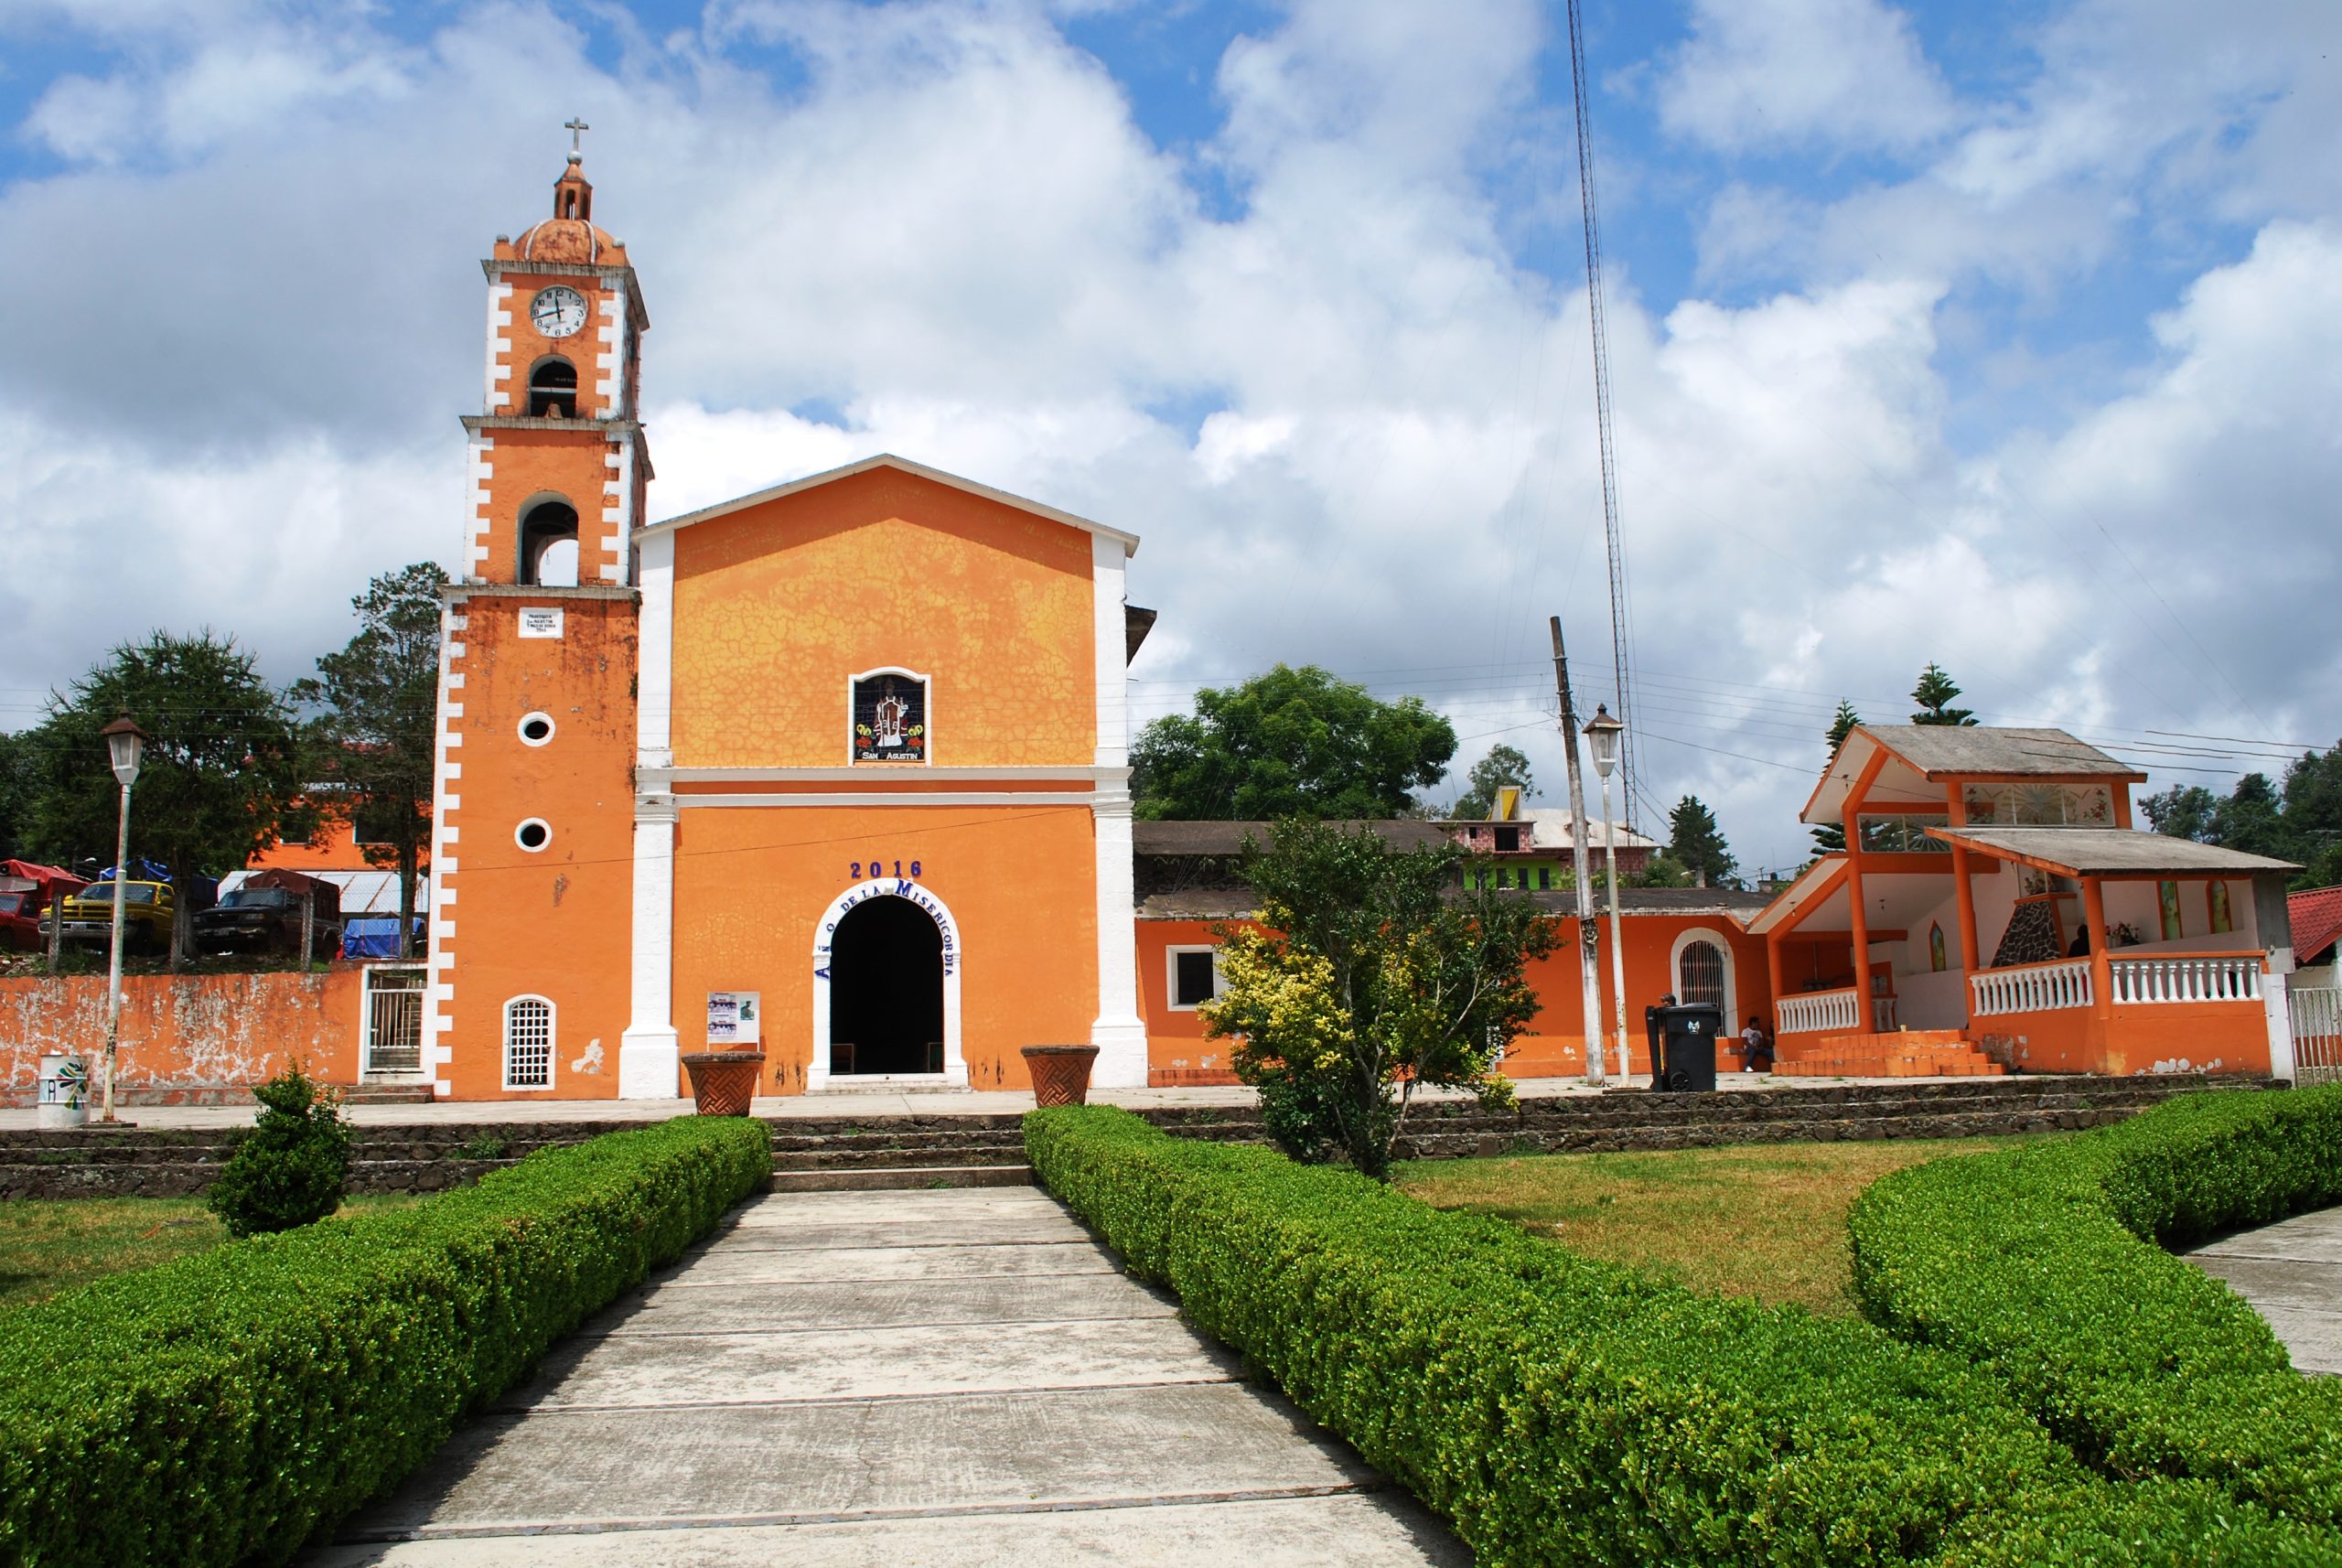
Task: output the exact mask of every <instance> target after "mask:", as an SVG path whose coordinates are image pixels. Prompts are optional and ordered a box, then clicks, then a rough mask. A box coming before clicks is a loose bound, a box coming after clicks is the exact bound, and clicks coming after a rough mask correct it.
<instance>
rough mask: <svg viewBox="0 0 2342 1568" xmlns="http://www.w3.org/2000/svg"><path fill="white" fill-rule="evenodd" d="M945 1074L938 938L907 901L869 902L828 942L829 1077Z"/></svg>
mask: <svg viewBox="0 0 2342 1568" xmlns="http://www.w3.org/2000/svg"><path fill="white" fill-rule="evenodd" d="M942 1070H943V933H942V932H941V931H940V929H937V927H936V924H935V920H934V918H933V917H931V916H929V914H928V912H927V911H926V910H924V909H922V908H919V906H918V905H916V904H914V903H912V902H911V901H910V900H909V899H908V898H894V897H877V898H866V899H865V900H863V902H861V903H859V904H857V905H855V906H854V908H851V909H848V910H847V911H846V912H845V917H844V918H843V919H841V920H839V921H838V929H837V935H836V936H835V937H833V939H832V940H831V942H830V1071H832V1072H833V1073H837V1074H847V1073H857V1074H859V1073H904V1072H941V1071H942Z"/></svg>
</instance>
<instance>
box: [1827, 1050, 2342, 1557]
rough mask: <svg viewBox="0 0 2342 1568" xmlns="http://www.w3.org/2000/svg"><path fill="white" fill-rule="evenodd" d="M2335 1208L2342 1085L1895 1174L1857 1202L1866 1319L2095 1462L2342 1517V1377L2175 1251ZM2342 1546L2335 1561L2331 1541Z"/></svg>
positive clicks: (2286, 1509)
mask: <svg viewBox="0 0 2342 1568" xmlns="http://www.w3.org/2000/svg"><path fill="white" fill-rule="evenodd" d="M2337 1202H2342V1086H2333V1087H2328V1088H2324V1089H2314V1090H2291V1091H2286V1092H2263V1091H2238V1092H2234V1093H2223V1094H2203V1095H2187V1096H2185V1097H2182V1098H2180V1099H2177V1100H2172V1101H2165V1103H2163V1104H2162V1105H2159V1106H2157V1107H2155V1108H2154V1110H2152V1111H2149V1112H2146V1113H2145V1114H2144V1115H2142V1116H2139V1117H2137V1118H2135V1119H2134V1120H2133V1121H2130V1122H2122V1123H2121V1124H2120V1125H2117V1126H2113V1127H2108V1128H2102V1129H2100V1130H2099V1131H2097V1132H2093V1133H2083V1134H2080V1135H2079V1136H2076V1137H2073V1138H2068V1139H2059V1140H2057V1141H2055V1142H2053V1143H2048V1144H2040V1145H2036V1146H2032V1147H2025V1148H2019V1149H2014V1150H2011V1151H2008V1152H2006V1153H2003V1154H1997V1155H1983V1156H1979V1157H1976V1158H1971V1159H1961V1160H1943V1161H1939V1162H1937V1163H1935V1164H1932V1165H1920V1166H1917V1167H1915V1168H1913V1169H1910V1170H1907V1171H1902V1172H1898V1173H1897V1174H1896V1175H1894V1176H1888V1177H1886V1178H1885V1180H1883V1181H1881V1182H1879V1183H1877V1184H1876V1185H1875V1186H1874V1187H1871V1189H1870V1190H1869V1191H1868V1192H1866V1193H1864V1195H1863V1197H1861V1198H1860V1199H1859V1200H1858V1201H1857V1202H1856V1203H1855V1205H1854V1208H1853V1214H1852V1217H1851V1219H1850V1229H1851V1231H1852V1235H1853V1250H1854V1286H1855V1292H1856V1294H1857V1296H1858V1297H1859V1299H1860V1300H1861V1302H1862V1305H1863V1310H1864V1312H1865V1313H1866V1314H1867V1315H1868V1316H1870V1317H1871V1318H1872V1320H1873V1321H1875V1322H1876V1323H1878V1324H1880V1325H1882V1326H1885V1328H1887V1329H1888V1330H1890V1331H1891V1332H1893V1333H1895V1334H1896V1335H1898V1336H1900V1337H1904V1338H1906V1339H1909V1340H1913V1341H1918V1342H1921V1343H1925V1344H1929V1345H1936V1346H1941V1347H1943V1348H1947V1349H1949V1350H1951V1351H1953V1352H1955V1353H1957V1354H1958V1355H1960V1356H1961V1357H1963V1358H1966V1359H1970V1360H1971V1361H1973V1362H1974V1363H1975V1364H1976V1365H1978V1366H1979V1367H1980V1368H1982V1369H1983V1370H1984V1371H1985V1372H1986V1373H1987V1374H1988V1375H1990V1376H1991V1377H1992V1378H1993V1380H1995V1381H1996V1382H1997V1383H1998V1384H1999V1385H2000V1386H2001V1387H2002V1388H2003V1389H2004V1391H2006V1393H2007V1394H2008V1396H2009V1397H2010V1398H2012V1399H2014V1400H2015V1401H2016V1402H2018V1403H2020V1404H2022V1405H2023V1406H2024V1407H2025V1409H2026V1410H2028V1411H2030V1412H2032V1413H2033V1414H2034V1415H2035V1416H2036V1418H2038V1419H2039V1420H2040V1421H2041V1423H2043V1424H2044V1425H2046V1426H2047V1428H2048V1429H2049V1430H2050V1431H2051V1432H2052V1433H2054V1434H2056V1435H2057V1437H2058V1438H2059V1439H2060V1440H2062V1441H2063V1442H2064V1443H2066V1444H2068V1446H2069V1447H2071V1448H2072V1449H2073V1450H2074V1451H2075V1452H2076V1453H2078V1454H2079V1455H2081V1456H2082V1457H2083V1458H2084V1459H2085V1460H2087V1461H2088V1462H2089V1463H2090V1464H2091V1465H2093V1466H2097V1467H2098V1468H2100V1469H2101V1470H2103V1471H2105V1472H2106V1473H2107V1474H2110V1475H2113V1476H2119V1477H2139V1476H2154V1475H2163V1476H2184V1477H2202V1478H2204V1479H2206V1480H2208V1481H2211V1482H2213V1483H2216V1484H2217V1485H2218V1486H2220V1487H2223V1488H2225V1489H2226V1490H2227V1491H2229V1493H2231V1494H2232V1495H2234V1496H2236V1497H2238V1498H2249V1499H2251V1500H2252V1501H2253V1502H2256V1503H2259V1504H2261V1505H2263V1506H2265V1507H2267V1508H2269V1509H2272V1510H2274V1511H2276V1512H2278V1513H2281V1514H2285V1515H2289V1516H2292V1517H2294V1518H2296V1519H2300V1520H2306V1521H2309V1522H2311V1523H2314V1524H2315V1525H2318V1526H2320V1527H2323V1528H2325V1529H2327V1530H2334V1529H2337V1528H2342V1381H2337V1380H2326V1379H2305V1378H2304V1377H2302V1376H2301V1375H2300V1374H2298V1373H2296V1372H2294V1371H2293V1370H2292V1369H2291V1367H2290V1363H2289V1362H2288V1361H2287V1359H2286V1357H2285V1351H2284V1348H2283V1346H2281V1345H2280V1344H2279V1343H2278V1342H2277V1340H2276V1338H2275V1337H2274V1336H2273V1335H2272V1334H2271V1333H2270V1331H2269V1326H2268V1325H2267V1324H2265V1323H2264V1322H2262V1321H2261V1317H2260V1316H2259V1315H2258V1314H2257V1313H2255V1312H2254V1311H2253V1310H2252V1308H2251V1306H2249V1305H2246V1304H2245V1303H2244V1302H2243V1301H2241V1300H2240V1299H2239V1298H2238V1297H2237V1296H2236V1295H2234V1294H2231V1293H2230V1292H2229V1289H2228V1287H2227V1286H2226V1285H2224V1284H2222V1283H2219V1282H2218V1281H2217V1280H2215V1279H2212V1278H2211V1277H2210V1276H2209V1275H2208V1274H2206V1273H2203V1272H2202V1271H2200V1270H2198V1269H2197V1268H2196V1267H2195V1266H2193V1265H2192V1264H2189V1263H2187V1262H2183V1261H2182V1260H2180V1259H2178V1258H2175V1257H2173V1256H2172V1255H2171V1254H2170V1253H2169V1252H2167V1251H2164V1248H2165V1246H2178V1245H2185V1244H2186V1243H2188V1242H2191V1241H2195V1240H2201V1239H2203V1238H2205V1237H2207V1236H2209V1235H2213V1234H2216V1233H2218V1232H2219V1231H2222V1230H2232V1229H2236V1228H2238V1227H2241V1226H2249V1225H2258V1224H2263V1223H2266V1222H2268V1221H2271V1220H2274V1219H2283V1218H2284V1217H2285V1216H2286V1215H2289V1214H2296V1213H2299V1212H2301V1211H2303V1210H2304V1209H2308V1208H2321V1207H2324V1206H2326V1205H2328V1204H2333V1203H2337ZM2337 1557H2338V1558H2342V1552H2337Z"/></svg>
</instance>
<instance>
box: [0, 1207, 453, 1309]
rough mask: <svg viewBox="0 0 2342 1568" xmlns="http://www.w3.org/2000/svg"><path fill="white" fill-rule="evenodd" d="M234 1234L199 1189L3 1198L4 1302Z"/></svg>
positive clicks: (148, 1264)
mask: <svg viewBox="0 0 2342 1568" xmlns="http://www.w3.org/2000/svg"><path fill="white" fill-rule="evenodd" d="M421 1201H422V1200H421V1199H420V1198H417V1197H407V1196H405V1195H403V1194H401V1195H397V1196H386V1197H349V1198H345V1199H343V1200H342V1208H341V1211H342V1212H343V1213H344V1214H348V1213H349V1212H351V1210H352V1209H355V1208H376V1207H380V1206H382V1205H385V1204H389V1205H398V1204H407V1203H419V1202H421ZM227 1239H228V1231H227V1228H226V1227H225V1226H223V1225H221V1224H220V1221H219V1220H218V1219H215V1218H214V1217H213V1216H212V1213H211V1211H210V1210H209V1209H208V1208H204V1207H203V1200H202V1199H201V1198H199V1197H74V1198H57V1199H44V1198H20V1199H11V1200H9V1201H8V1202H6V1203H0V1309H5V1308H7V1307H11V1306H22V1305H27V1304H28V1303H31V1302H36V1301H39V1300H42V1299H43V1298H45V1297H48V1296H52V1295H55V1294H57V1293H58V1292H59V1291H65V1290H71V1289H72V1288H73V1287H74V1286H75V1285H80V1284H87V1283H90V1282H91V1280H94V1279H96V1278H98V1277H99V1276H100V1275H102V1274H114V1273H122V1272H123V1271H124V1270H125V1269H146V1268H152V1267H154V1266H155V1265H156V1263H167V1262H170V1261H171V1260H172V1259H173V1258H181V1257H185V1256H186V1255H187V1254H188V1253H189V1252H200V1251H204V1250H205V1249H207V1248H210V1247H216V1246H218V1245H219V1244H220V1242H222V1241H225V1240H227Z"/></svg>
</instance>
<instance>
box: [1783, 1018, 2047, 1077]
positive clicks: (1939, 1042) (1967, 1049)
mask: <svg viewBox="0 0 2342 1568" xmlns="http://www.w3.org/2000/svg"><path fill="white" fill-rule="evenodd" d="M2007 1071H2008V1069H2006V1068H2004V1067H2003V1066H2002V1065H2001V1064H2000V1063H1998V1062H1996V1061H1994V1060H1993V1058H1990V1057H1988V1056H1986V1055H1985V1054H1984V1053H1983V1052H1982V1051H1981V1050H1979V1049H1977V1047H1976V1046H1975V1045H1974V1044H1973V1043H1972V1042H1971V1040H1970V1039H1969V1038H1968V1036H1966V1035H1964V1034H1962V1033H1961V1031H1960V1030H1958V1029H1902V1030H1897V1031H1896V1032H1895V1033H1893V1034H1885V1035H1824V1036H1821V1038H1820V1039H1819V1040H1817V1041H1815V1042H1814V1043H1813V1044H1811V1045H1804V1044H1802V1043H1800V1044H1799V1045H1797V1046H1793V1047H1783V1048H1782V1050H1781V1053H1780V1057H1779V1059H1778V1061H1777V1062H1776V1063H1775V1064H1774V1067H1773V1075H1774V1076H1775V1077H1776V1078H1997V1077H2000V1076H2002V1075H2004V1074H2005V1073H2006V1072H2007Z"/></svg>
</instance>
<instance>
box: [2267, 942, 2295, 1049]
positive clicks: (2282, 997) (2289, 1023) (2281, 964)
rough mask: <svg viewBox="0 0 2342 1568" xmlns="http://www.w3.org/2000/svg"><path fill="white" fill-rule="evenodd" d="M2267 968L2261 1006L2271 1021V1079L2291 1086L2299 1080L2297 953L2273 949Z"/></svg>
mask: <svg viewBox="0 0 2342 1568" xmlns="http://www.w3.org/2000/svg"><path fill="white" fill-rule="evenodd" d="M2267 951H2268V954H2269V959H2268V968H2267V970H2266V971H2265V972H2263V973H2262V974H2261V1008H2262V1009H2263V1011H2264V1012H2265V1013H2266V1014H2267V1015H2268V1019H2269V1076H2270V1077H2271V1078H2282V1079H2284V1080H2285V1081H2286V1082H2288V1083H2295V1082H2298V1081H2300V1080H2299V1079H2297V1078H2295V1077H2294V1074H2295V1073H2296V1072H2297V1071H2299V1070H2300V1069H2299V1064H2298V1062H2297V1061H2296V1059H2295V1058H2294V1011H2293V1005H2292V1001H2293V999H2292V995H2291V991H2292V986H2293V978H2292V977H2293V972H2294V950H2293V949H2292V948H2290V947H2282V948H2270V949H2268V950H2267Z"/></svg>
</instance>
